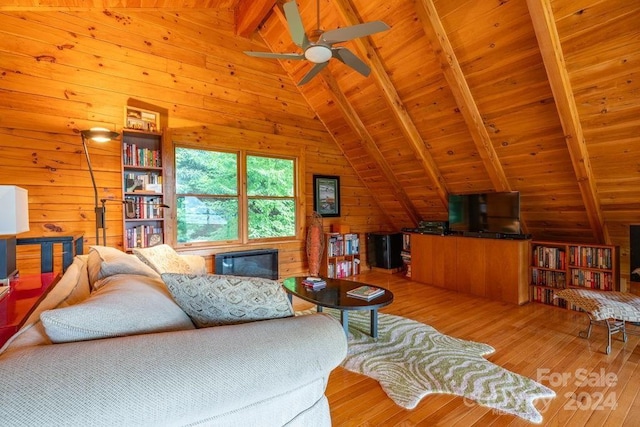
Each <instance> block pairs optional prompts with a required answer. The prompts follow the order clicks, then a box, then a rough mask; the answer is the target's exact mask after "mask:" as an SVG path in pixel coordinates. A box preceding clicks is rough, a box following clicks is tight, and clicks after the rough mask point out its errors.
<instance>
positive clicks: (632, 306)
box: [554, 289, 640, 354]
mask: <svg viewBox="0 0 640 427" xmlns="http://www.w3.org/2000/svg"><path fill="white" fill-rule="evenodd" d="M554 298H562V299H564V300H566V301H567V302H568V303H570V304H573V305H575V306H576V307H578V308H581V309H582V310H584V311H585V312H586V313H587V316H589V326H588V328H587V330H586V331H582V332H580V336H581V337H582V338H589V337H590V336H591V327H592V326H593V325H604V326H606V327H607V350H606V353H607V354H609V353H610V352H611V335H613V334H615V333H618V332H622V340H623V341H624V342H626V341H627V332H628V331H627V329H626V326H625V322H640V296H638V295H635V294H631V293H626V292H602V291H593V290H590V289H563V290H561V291H559V292H556V294H555V295H554Z"/></svg>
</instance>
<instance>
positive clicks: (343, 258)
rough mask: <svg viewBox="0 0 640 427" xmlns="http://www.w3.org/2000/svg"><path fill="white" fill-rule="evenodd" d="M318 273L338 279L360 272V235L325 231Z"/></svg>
mask: <svg viewBox="0 0 640 427" xmlns="http://www.w3.org/2000/svg"><path fill="white" fill-rule="evenodd" d="M324 238H325V250H324V253H323V255H322V264H321V266H320V275H321V276H323V277H328V278H331V279H340V278H343V277H349V276H353V275H356V274H360V235H359V234H357V233H346V234H341V233H325V235H324Z"/></svg>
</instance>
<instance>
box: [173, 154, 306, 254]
mask: <svg viewBox="0 0 640 427" xmlns="http://www.w3.org/2000/svg"><path fill="white" fill-rule="evenodd" d="M175 159H176V199H177V200H176V202H177V234H178V236H177V237H178V243H188V242H222V241H230V242H234V241H238V240H239V239H240V236H241V235H243V234H244V233H246V234H247V235H248V239H249V240H251V239H266V238H281V237H294V236H295V230H296V206H297V203H296V191H295V189H296V187H295V176H296V173H295V172H296V171H295V163H296V162H295V159H288V158H282V157H266V156H258V155H248V154H245V153H243V152H240V153H238V152H233V153H231V152H221V151H211V150H202V149H193V148H185V147H177V148H176V151H175ZM243 160H244V162H245V163H244V167H239V166H240V165H241V164H240V162H241V161H243ZM240 171H245V172H244V174H245V175H246V179H245V180H242V179H240V178H241V175H240V174H241V172H240ZM243 181H244V182H246V188H243V187H242V184H241V183H242V182H243ZM242 206H246V210H247V212H246V213H245V214H243V213H242V208H241V207H242ZM245 226H246V228H244V230H246V232H243V227H245Z"/></svg>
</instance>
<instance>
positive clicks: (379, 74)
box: [333, 0, 449, 209]
mask: <svg viewBox="0 0 640 427" xmlns="http://www.w3.org/2000/svg"><path fill="white" fill-rule="evenodd" d="M333 3H334V5H335V6H336V9H337V11H338V13H339V14H340V16H341V18H342V20H343V21H344V22H345V23H346V24H347V25H357V24H361V23H362V22H361V21H360V19H359V18H358V15H357V14H356V12H355V8H354V7H353V5H352V3H351V1H350V0H334V2H333ZM353 42H354V43H355V44H356V48H357V49H358V51H359V53H360V55H362V56H366V57H367V58H368V59H369V63H370V64H369V65H370V67H371V72H372V74H373V76H374V78H375V80H376V83H377V84H378V87H379V88H380V90H381V91H382V93H383V94H384V99H385V101H386V102H387V106H388V108H389V109H390V110H391V111H392V112H393V115H394V116H395V119H396V122H397V123H398V126H399V127H400V129H401V131H402V133H403V134H404V136H405V138H407V140H408V141H409V143H410V145H411V147H412V148H413V151H414V152H415V153H416V155H417V158H418V160H419V161H420V162H421V163H422V167H423V169H424V171H425V172H426V174H427V175H428V176H429V179H430V180H431V182H432V183H433V186H434V189H435V191H436V193H437V194H438V197H439V198H440V201H441V202H442V204H443V206H444V207H445V209H448V208H449V193H448V191H447V188H446V184H445V180H444V177H443V176H442V175H441V174H440V171H439V170H438V167H437V165H436V163H435V161H434V160H433V157H432V156H431V154H430V153H429V151H428V150H427V148H426V146H425V143H424V141H423V139H422V137H421V136H420V132H419V131H418V128H417V127H416V125H415V124H414V122H413V119H412V118H411V116H409V113H408V112H407V109H406V108H405V106H404V103H403V102H402V99H401V98H400V96H399V95H398V91H397V90H396V88H395V86H394V85H393V83H392V82H391V79H390V78H389V74H388V73H387V71H386V70H385V68H384V65H383V64H382V61H381V60H380V56H379V55H378V53H377V52H376V49H375V47H374V46H373V44H372V43H371V40H370V38H369V37H362V38H359V39H355V40H353Z"/></svg>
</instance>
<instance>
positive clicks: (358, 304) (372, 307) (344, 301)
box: [282, 277, 393, 338]
mask: <svg viewBox="0 0 640 427" xmlns="http://www.w3.org/2000/svg"><path fill="white" fill-rule="evenodd" d="M304 279H305V278H304V277H289V278H287V279H284V281H283V282H282V286H284V289H285V291H287V293H288V294H289V298H291V295H295V296H297V297H298V298H301V299H303V300H305V301H309V302H311V303H313V304H315V305H316V306H317V307H318V311H322V308H323V307H327V308H335V309H338V310H340V321H341V322H342V327H343V329H344V332H345V334H346V335H347V336H348V335H349V311H351V310H367V311H369V312H370V314H371V336H372V337H373V338H378V309H379V308H381V307H384V306H387V305H389V304H391V303H392V302H393V293H392V292H391V291H390V290H388V289H384V288H380V286H373V285H368V284H366V283H360V282H353V281H350V280H342V279H328V278H324V277H323V280H325V281H326V282H327V286H326V287H325V288H322V289H319V290H315V291H314V290H312V289H310V288H308V287H306V286H305V285H304V284H303V283H302V281H303V280H304ZM364 285H367V286H373V287H375V288H380V289H384V294H383V295H380V296H379V297H376V298H373V299H371V300H365V299H360V298H354V297H350V296H349V295H347V292H348V291H350V290H351V289H355V288H357V287H360V286H364Z"/></svg>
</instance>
